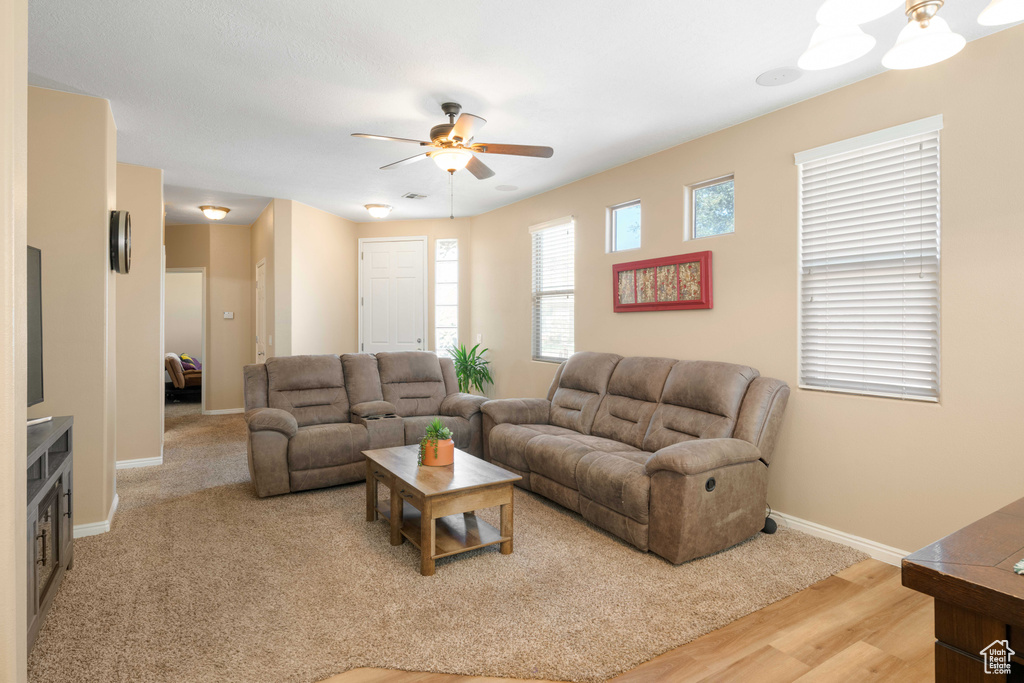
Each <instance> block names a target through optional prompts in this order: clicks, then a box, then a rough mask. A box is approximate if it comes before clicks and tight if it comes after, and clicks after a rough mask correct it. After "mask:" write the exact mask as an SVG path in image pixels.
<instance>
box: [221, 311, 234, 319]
mask: <svg viewBox="0 0 1024 683" xmlns="http://www.w3.org/2000/svg"><path fill="white" fill-rule="evenodd" d="M224 319H225V320H234V319H235V312H234V311H224Z"/></svg>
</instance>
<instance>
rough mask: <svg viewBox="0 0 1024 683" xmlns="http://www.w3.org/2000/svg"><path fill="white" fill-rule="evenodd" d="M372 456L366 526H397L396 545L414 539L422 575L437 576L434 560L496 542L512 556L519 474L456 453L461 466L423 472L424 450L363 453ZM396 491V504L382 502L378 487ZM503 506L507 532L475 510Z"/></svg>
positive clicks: (393, 496) (368, 462)
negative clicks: (384, 522) (383, 522)
mask: <svg viewBox="0 0 1024 683" xmlns="http://www.w3.org/2000/svg"><path fill="white" fill-rule="evenodd" d="M363 455H365V456H366V521H367V522H372V521H374V520H376V519H377V516H378V515H380V516H381V517H384V518H385V519H388V520H389V521H390V523H391V545H401V544H402V542H403V539H405V538H407V539H409V540H410V541H411V542H412V544H413V545H414V546H416V547H417V548H419V549H420V573H421V574H423V576H432V575H433V573H434V560H436V559H437V558H439V557H447V556H449V555H455V554H457V553H464V552H466V551H468V550H476V549H477V548H483V547H485V546H488V545H494V544H496V543H500V544H501V554H502V555H508V554H509V553H511V552H512V489H513V485H514V484H515V482H517V481H519V480H520V479H522V477H520V476H519V475H518V474H513V473H512V472H509V471H507V470H503V469H501V468H500V467H498V466H497V465H492V464H491V463H489V462H487V461H485V460H481V459H480V458H477V457H474V456H472V455H470V454H469V453H464V452H462V451H460V450H459V449H457V448H456V449H455V462H454V463H453V464H451V465H447V466H444V467H421V466H420V465H418V464H417V461H418V459H419V446H399V447H397V448H380V449H377V450H372V451H363ZM378 482H379V483H381V484H384V485H385V486H387V487H388V489H390V490H391V504H390V505H385V504H384V503H378V502H377V484H378ZM496 505H500V506H501V529H500V530H498V529H495V528H494V527H493V526H491V525H490V524H488V523H487V522H485V521H484V520H482V519H479V518H478V517H477V516H476V514H475V511H476V510H482V509H484V508H489V507H494V506H496Z"/></svg>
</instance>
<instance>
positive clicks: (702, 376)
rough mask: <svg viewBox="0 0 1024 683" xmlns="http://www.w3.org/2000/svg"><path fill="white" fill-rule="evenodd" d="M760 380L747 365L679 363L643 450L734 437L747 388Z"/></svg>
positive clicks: (686, 361) (668, 382)
mask: <svg viewBox="0 0 1024 683" xmlns="http://www.w3.org/2000/svg"><path fill="white" fill-rule="evenodd" d="M757 376H758V372H757V370H755V369H753V368H750V367H747V366H745V365H733V364H732V363H717V362H714V361H688V360H681V361H679V362H678V363H676V364H675V366H674V367H673V368H672V371H671V372H670V373H669V375H668V379H667V380H665V389H664V390H663V391H662V392H661V403H660V404H659V405H658V407H657V409H656V410H655V411H654V415H653V416H652V417H651V425H650V427H648V429H647V436H646V437H645V438H644V444H643V449H644V450H645V451H656V450H658V449H659V448H664V447H665V446H671V445H672V444H674V443H678V442H680V441H688V440H690V439H719V438H727V437H731V436H732V433H733V429H734V428H735V426H736V416H737V415H738V414H739V410H740V404H741V403H742V402H743V397H744V395H746V393H747V387H748V386H750V383H751V382H752V381H754V378H755V377H757Z"/></svg>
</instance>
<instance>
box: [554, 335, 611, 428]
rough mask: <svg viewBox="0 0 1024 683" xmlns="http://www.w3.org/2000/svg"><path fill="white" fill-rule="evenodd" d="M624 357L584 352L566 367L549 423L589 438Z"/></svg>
mask: <svg viewBox="0 0 1024 683" xmlns="http://www.w3.org/2000/svg"><path fill="white" fill-rule="evenodd" d="M620 358H622V356H619V355H616V354H614V353H594V352H592V351H581V352H579V353H574V354H573V355H572V357H571V358H569V360H567V361H566V362H565V364H564V365H563V366H562V371H561V376H560V377H559V378H558V388H557V389H555V393H554V394H553V395H552V397H551V414H550V417H549V419H548V421H549V422H550V423H551V424H553V425H556V426H558V427H565V428H566V429H572V430H573V431H577V432H580V433H581V434H589V433H590V428H591V426H592V425H593V424H594V416H595V415H597V409H598V407H599V406H600V405H601V399H602V398H604V393H605V391H606V390H607V389H608V380H609V379H610V378H611V376H612V371H613V370H614V369H615V365H616V364H617V363H618V362H619V359H620Z"/></svg>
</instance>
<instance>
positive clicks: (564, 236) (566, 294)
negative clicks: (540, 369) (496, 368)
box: [531, 218, 576, 362]
mask: <svg viewBox="0 0 1024 683" xmlns="http://www.w3.org/2000/svg"><path fill="white" fill-rule="evenodd" d="M531 232H532V236H531V237H532V241H533V359H534V360H542V361H550V362H561V361H563V360H565V359H567V358H568V357H569V356H571V355H572V353H573V349H574V346H575V331H574V316H575V304H574V293H575V292H574V290H575V283H576V275H575V252H576V243H575V232H576V230H575V226H574V224H573V220H572V219H571V218H567V219H564V220H561V221H555V222H553V223H546V224H544V225H541V226H537V227H535V228H533V229H532V230H531Z"/></svg>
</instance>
